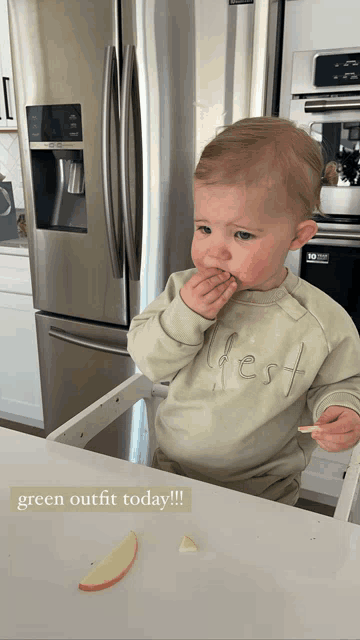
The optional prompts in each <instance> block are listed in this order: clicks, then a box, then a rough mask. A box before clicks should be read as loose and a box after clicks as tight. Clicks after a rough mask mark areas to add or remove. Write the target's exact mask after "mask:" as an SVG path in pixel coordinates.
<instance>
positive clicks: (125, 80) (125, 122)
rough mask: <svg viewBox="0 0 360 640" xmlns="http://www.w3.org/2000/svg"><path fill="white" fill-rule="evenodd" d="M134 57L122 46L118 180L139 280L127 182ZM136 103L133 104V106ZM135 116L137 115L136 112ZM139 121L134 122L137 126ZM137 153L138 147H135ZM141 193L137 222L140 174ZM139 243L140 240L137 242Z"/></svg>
mask: <svg viewBox="0 0 360 640" xmlns="http://www.w3.org/2000/svg"><path fill="white" fill-rule="evenodd" d="M134 59H135V46H134V45H126V46H125V47H124V62H123V69H122V84H121V92H120V99H121V102H120V167H121V169H120V171H121V174H120V182H121V200H122V207H123V212H124V227H125V241H126V254H127V257H128V263H129V270H130V278H131V279H132V280H140V253H141V249H140V248H139V258H138V257H137V254H136V246H135V235H134V230H133V226H132V219H131V204H130V182H129V110H130V93H131V81H132V78H133V74H134ZM136 107H137V105H135V108H136ZM137 117H139V115H138V113H137ZM138 125H139V123H134V126H135V127H137V126H138ZM135 150H136V153H137V154H139V152H140V149H137V148H136V149H135ZM140 161H141V155H140ZM137 170H140V172H141V170H142V169H141V166H140V163H139V164H138V166H137ZM140 191H141V193H140V194H139V193H137V194H136V206H137V209H138V211H137V216H136V219H137V222H139V219H138V217H139V214H140V212H141V208H142V201H141V200H142V176H141V183H140ZM139 244H140V242H139Z"/></svg>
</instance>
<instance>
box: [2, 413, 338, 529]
mask: <svg viewBox="0 0 360 640" xmlns="http://www.w3.org/2000/svg"><path fill="white" fill-rule="evenodd" d="M0 425H1V426H2V427H6V428H7V429H15V430H16V431H21V432H22V433H29V434H30V435H34V436H38V437H40V438H43V437H44V431H43V429H37V428H36V427H29V426H27V425H26V424H20V423H18V422H10V421H9V420H5V419H3V418H0ZM296 507H297V508H298V509H305V510H306V511H315V512H316V513H321V514H323V515H324V516H330V517H331V518H332V517H333V515H334V512H335V507H330V506H329V505H327V504H320V503H319V502H313V501H312V500H305V499H304V498H299V500H298V501H297V503H296Z"/></svg>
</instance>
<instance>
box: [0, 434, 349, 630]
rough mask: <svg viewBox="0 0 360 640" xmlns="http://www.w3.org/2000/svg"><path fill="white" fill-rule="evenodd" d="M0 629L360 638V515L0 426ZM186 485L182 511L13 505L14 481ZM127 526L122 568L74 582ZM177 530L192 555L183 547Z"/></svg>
mask: <svg viewBox="0 0 360 640" xmlns="http://www.w3.org/2000/svg"><path fill="white" fill-rule="evenodd" d="M0 478H1V482H0V522H1V526H0V535H1V542H2V544H1V550H0V571H1V573H0V576H1V583H0V587H1V594H2V596H1V604H2V607H1V623H0V637H1V638H2V639H6V640H10V639H12V638H21V639H27V638H34V639H35V638H36V640H39V639H42V638H46V639H50V638H69V639H71V640H74V639H77V638H81V639H92V638H98V639H100V640H101V639H112V638H126V639H130V638H154V639H161V638H166V639H168V640H169V639H173V638H174V639H175V638H178V639H182V640H183V639H186V638H189V639H196V638H201V639H202V640H204V639H212V638H221V639H230V638H277V639H280V638H286V639H290V638H297V639H299V638H312V639H320V638H321V639H322V638H324V639H326V640H331V639H332V638H334V639H335V638H336V639H341V638H346V639H347V640H350V639H352V638H359V637H360V607H359V601H360V527H359V526H358V525H354V524H351V523H348V522H340V521H337V520H334V519H333V518H330V517H328V516H323V515H320V514H317V513H313V512H308V511H304V510H302V509H297V508H295V507H289V506H287V505H282V504H278V503H274V502H271V501H268V500H264V499H261V498H255V497H252V496H249V495H246V494H242V493H239V492H236V491H230V490H227V489H223V488H217V487H214V486H212V485H208V484H206V483H202V482H197V481H192V480H189V479H188V478H182V477H180V476H175V475H173V474H169V473H165V472H163V471H158V470H155V469H151V468H148V467H145V466H142V465H136V464H133V463H131V462H125V461H123V460H117V459H115V458H110V457H108V456H104V455H100V454H97V453H92V452H89V451H85V450H82V449H77V448H75V447H71V446H67V445H63V444H59V443H55V442H50V441H49V442H48V441H46V440H44V439H42V438H38V437H35V436H31V435H27V434H22V433H18V432H16V431H12V430H10V429H5V428H0ZM50 485H51V486H79V487H80V486H97V487H101V488H104V487H107V486H111V487H133V486H139V487H144V486H146V487H147V486H148V487H152V486H153V487H155V486H164V487H165V486H174V485H175V486H179V487H187V486H188V487H191V488H192V511H191V513H178V512H176V513H161V512H157V513H154V512H151V513H144V512H139V513H134V512H125V513H124V512H117V513H100V512H94V513H84V512H83V513H81V512H77V513H69V512H57V513H54V512H48V511H47V512H41V513H38V512H36V513H35V512H27V511H20V512H11V511H10V501H9V495H10V490H9V487H11V486H18V487H19V486H23V487H25V486H44V487H46V486H47V487H48V486H50ZM130 530H133V531H135V533H136V534H137V536H138V541H139V550H138V555H137V558H136V560H135V563H134V565H133V567H132V568H131V570H130V571H129V573H128V574H127V575H126V576H125V578H123V580H121V581H120V582H118V583H117V584H116V585H114V586H113V587H111V588H109V589H105V590H103V591H98V592H94V593H88V592H83V591H80V590H79V588H78V583H79V581H80V579H81V578H83V577H84V576H85V575H86V574H87V573H88V571H89V570H90V569H91V566H90V565H91V563H92V562H93V561H94V560H96V561H99V560H100V559H102V558H103V557H105V556H106V555H107V554H108V553H109V552H110V551H111V550H112V549H113V548H114V547H116V546H117V545H118V544H119V543H120V542H121V540H122V539H123V538H124V537H125V536H126V535H127V534H128V532H129V531H130ZM184 534H187V535H192V536H193V537H194V540H195V542H196V543H197V544H198V546H199V551H198V552H197V553H189V554H186V553H179V551H178V547H179V544H180V541H181V538H182V536H183V535H184Z"/></svg>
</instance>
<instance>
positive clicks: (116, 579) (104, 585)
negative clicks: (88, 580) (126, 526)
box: [79, 539, 138, 591]
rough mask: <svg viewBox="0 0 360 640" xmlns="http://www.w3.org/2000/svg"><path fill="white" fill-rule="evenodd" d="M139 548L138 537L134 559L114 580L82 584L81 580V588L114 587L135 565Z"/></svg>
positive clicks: (89, 589)
mask: <svg viewBox="0 0 360 640" xmlns="http://www.w3.org/2000/svg"><path fill="white" fill-rule="evenodd" d="M137 550H138V541H137V539H136V544H135V553H134V557H133V559H132V560H131V562H130V564H129V566H128V567H126V569H124V571H122V572H121V573H119V575H118V576H116V577H115V578H113V580H108V581H107V582H102V583H101V584H81V582H80V584H79V589H81V591H101V590H102V589H108V588H109V587H112V586H113V585H114V584H116V583H117V582H119V581H120V580H121V579H122V578H123V577H124V576H126V574H127V572H128V571H130V569H131V567H132V566H133V564H134V562H135V558H136V554H137Z"/></svg>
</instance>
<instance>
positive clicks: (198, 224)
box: [191, 183, 297, 291]
mask: <svg viewBox="0 0 360 640" xmlns="http://www.w3.org/2000/svg"><path fill="white" fill-rule="evenodd" d="M194 202H195V215H194V220H195V222H194V225H195V231H194V238H193V243H192V251H191V255H192V260H193V262H194V265H195V267H196V268H197V269H198V270H199V271H202V270H203V269H206V268H209V267H217V268H218V269H222V270H223V271H228V272H230V273H231V274H232V275H233V276H235V278H236V280H237V284H238V289H237V290H238V291H243V290H245V289H255V290H259V291H267V290H269V289H274V288H275V287H278V286H280V284H281V283H282V282H283V281H284V279H285V277H286V275H287V272H286V269H285V267H284V261H285V259H286V256H287V254H288V251H289V249H290V246H291V243H292V241H293V239H294V238H295V236H296V228H297V225H296V222H295V218H292V217H291V216H289V215H286V212H285V203H284V202H281V201H280V198H279V196H278V194H277V193H276V189H274V190H273V191H271V190H269V189H268V188H263V187H261V188H260V187H256V188H251V189H246V190H245V189H241V188H240V187H231V186H218V185H216V186H210V187H209V186H203V185H201V184H199V183H195V188H194Z"/></svg>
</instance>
